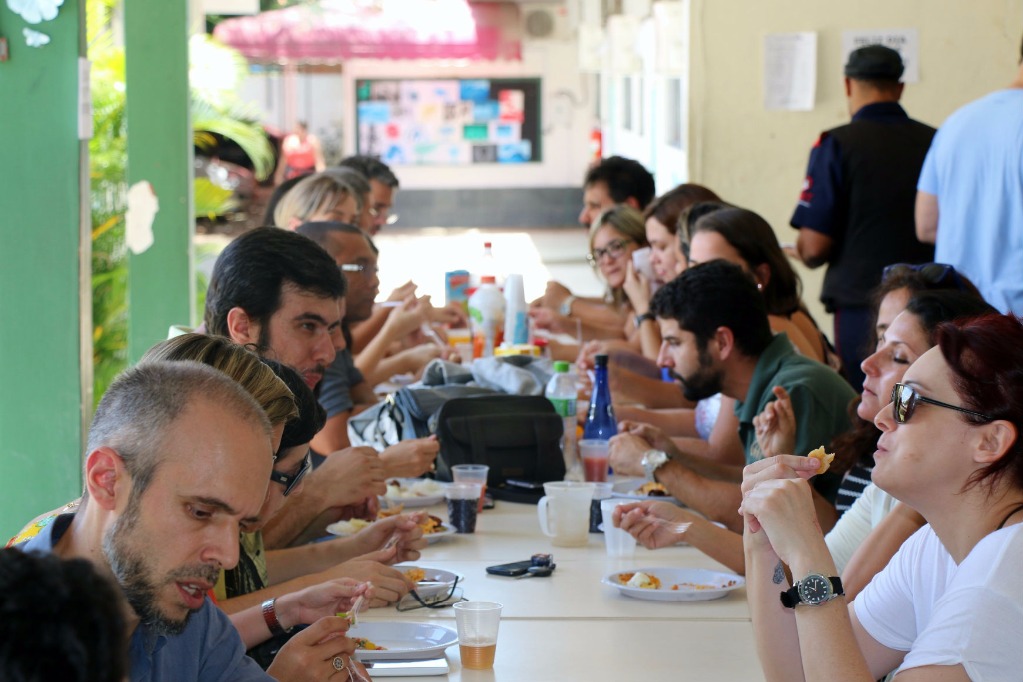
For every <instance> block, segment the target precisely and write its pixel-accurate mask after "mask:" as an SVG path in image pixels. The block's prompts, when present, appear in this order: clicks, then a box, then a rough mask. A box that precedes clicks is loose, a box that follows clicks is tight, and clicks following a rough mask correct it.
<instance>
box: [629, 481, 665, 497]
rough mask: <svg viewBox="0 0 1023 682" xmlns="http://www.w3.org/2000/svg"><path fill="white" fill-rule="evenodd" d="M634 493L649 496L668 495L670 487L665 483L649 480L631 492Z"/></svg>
mask: <svg viewBox="0 0 1023 682" xmlns="http://www.w3.org/2000/svg"><path fill="white" fill-rule="evenodd" d="M630 494H632V495H646V496H647V497H668V489H667V488H665V487H664V484H663V483H658V482H657V481H648V482H646V483H644V484H643V485H641V486H639V487H638V488H636V489H635V490H633V491H632V493H630Z"/></svg>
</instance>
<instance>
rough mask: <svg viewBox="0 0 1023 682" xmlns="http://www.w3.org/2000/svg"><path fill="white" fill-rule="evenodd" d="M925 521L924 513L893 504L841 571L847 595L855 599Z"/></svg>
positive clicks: (900, 504) (904, 505) (906, 506)
mask: <svg viewBox="0 0 1023 682" xmlns="http://www.w3.org/2000/svg"><path fill="white" fill-rule="evenodd" d="M924 523H926V521H925V520H924V517H922V516H920V514H919V513H918V512H917V511H916V510H915V509H913V508H912V507H910V506H908V505H906V504H903V503H902V502H899V503H897V504H896V505H895V506H894V507H893V508H892V511H891V512H890V513H889V514H888V516H886V517H885V518H884V519H882V520H881V523H879V524H877V526H875V527H874V529H873V530H872V531H870V533H869V534H868V535H867V537H866V538H864V539H863V542H862V543H861V544H860V546H859V548H858V549H857V550H856V551H855V552H853V555H852V557H850V558H849V563H848V564H846V567H845V570H844V571H843V572H842V585H843V586H844V587H845V593H846V595H847V596H848V597H849V599H854V598H855V597H856V595H858V594H859V593H860V592H862V591H863V588H864V587H866V586H867V585H868V584H869V583H870V581H871V580H873V579H874V576H875V575H877V574H878V573H880V572H881V569H883V568H884V567H885V566H887V565H888V562H889V561H891V559H892V557H893V556H895V553H896V552H897V551H899V548H900V547H902V543H904V542H905V541H906V540H908V539H909V537H910V536H911V535H912V534H913V533H915V532H916V531H918V530H919V529H920V528H921V527H922V526H923V525H924Z"/></svg>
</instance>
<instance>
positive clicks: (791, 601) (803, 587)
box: [781, 573, 845, 609]
mask: <svg viewBox="0 0 1023 682" xmlns="http://www.w3.org/2000/svg"><path fill="white" fill-rule="evenodd" d="M844 594H845V590H844V589H842V579H841V578H838V577H835V576H832V577H830V578H829V577H827V576H824V575H821V574H820V573H811V574H810V575H808V576H806V577H805V578H803V579H802V580H800V581H798V582H796V584H795V585H793V586H792V587H790V588H789V589H787V590H785V591H784V592H782V593H781V603H782V606H784V607H786V608H789V609H794V608H795V607H796V605H797V604H806V605H808V606H819V605H821V604H823V603H824V602H828V601H831V600H832V599H836V598H838V597H841V596H842V595H844Z"/></svg>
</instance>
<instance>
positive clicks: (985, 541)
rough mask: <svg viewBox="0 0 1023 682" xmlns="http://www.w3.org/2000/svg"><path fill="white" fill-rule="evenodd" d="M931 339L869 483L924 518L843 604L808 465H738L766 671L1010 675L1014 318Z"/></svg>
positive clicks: (1022, 457)
mask: <svg viewBox="0 0 1023 682" xmlns="http://www.w3.org/2000/svg"><path fill="white" fill-rule="evenodd" d="M937 341H938V343H937V346H936V347H935V348H932V349H930V350H928V351H927V352H926V353H924V354H923V355H922V356H921V357H920V359H919V360H917V361H916V362H915V363H913V365H912V366H911V367H910V368H909V369H908V370H907V372H906V374H905V376H904V378H903V380H902V381H901V382H899V383H897V384H896V386H895V388H894V389H893V391H892V395H891V402H890V403H889V404H888V405H885V406H884V407H882V408H881V410H880V411H879V412H878V413H877V415H876V416H875V418H874V423H875V424H876V425H877V427H878V428H879V429H880V430H881V432H882V435H881V438H880V440H879V442H878V448H877V452H876V454H875V460H876V464H875V467H874V471H873V478H874V481H875V483H876V484H877V485H878V487H880V488H882V489H883V490H886V491H887V492H888V493H890V494H892V495H893V496H895V497H896V498H897V499H899V500H901V501H902V502H905V503H906V504H908V505H910V506H912V507H913V508H914V509H916V510H917V511H919V512H920V513H921V514H922V515H923V517H924V519H926V521H927V523H928V525H926V526H924V527H923V528H921V529H920V530H919V531H917V532H916V533H915V534H914V535H913V536H912V537H911V538H910V539H909V540H908V541H907V542H906V543H905V545H904V546H903V547H902V548H901V549H900V550H899V552H898V553H897V554H896V555H895V557H894V558H893V559H892V561H891V563H890V564H889V565H888V566H887V567H886V568H885V569H884V571H882V572H881V573H880V574H878V575H877V576H876V577H875V578H874V580H873V581H871V583H870V584H869V585H867V587H866V588H865V589H864V591H863V592H862V593H861V594H860V595H859V596H858V597H856V599H855V601H854V602H853V603H851V604H848V605H847V604H846V600H845V599H844V598H840V597H841V595H842V593H843V589H842V585H841V581H840V580H839V579H838V578H837V577H836V576H837V573H836V571H835V566H834V562H833V560H832V558H831V554H830V553H829V552H828V549H827V545H826V544H825V543H824V541H823V538H822V537H821V533H820V530H819V529H818V528H817V527H816V523H815V519H816V516H815V513H814V509H813V506H812V502H811V498H810V490H809V485H808V484H807V482H806V479H807V478H808V477H809V476H812V475H813V473H814V471H815V470H816V467H817V464H816V462H815V461H812V460H809V459H807V458H801V457H789V456H779V457H775V458H772V459H768V460H762V461H760V462H757V463H755V464H752V465H750V466H748V467H747V468H746V471H745V475H744V481H743V486H742V487H743V494H744V499H743V503H742V507H741V509H740V512H741V513H742V514H743V517H744V521H745V534H744V540H745V553H746V568H747V570H746V577H747V585H748V593H749V600H750V608H751V611H752V614H753V623H754V630H755V632H756V637H757V644H758V650H759V654H760V659H761V662H762V664H763V667H764V671H765V674H766V677H767V679H768V680H785V681H786V682H788V681H790V680H829V681H830V680H835V679H837V678H836V671H841V673H840V675H841V677H840V679H842V680H864V681H865V682H866V681H868V680H876V679H878V678H879V677H882V676H884V675H885V674H887V673H888V672H890V671H893V670H896V671H897V673H896V674H897V678H896V679H897V680H899V681H900V682H914V681H918V680H928V681H931V680H942V681H946V680H947V681H953V680H954V681H960V680H962V681H965V680H1010V679H1019V674H1020V670H1023V647H1020V645H1019V644H1020V642H1021V641H1023V572H1021V571H1020V566H1023V322H1021V320H1020V319H1018V318H1016V317H1014V316H1011V315H986V316H983V317H979V318H973V319H970V320H965V321H959V322H956V323H946V324H943V325H942V326H941V327H939V330H938V338H937ZM786 566H787V567H788V568H789V570H790V572H791V575H792V578H793V579H794V580H795V581H796V582H795V584H794V585H793V586H792V587H790V585H789V581H788V580H787V579H786V575H785V567H786Z"/></svg>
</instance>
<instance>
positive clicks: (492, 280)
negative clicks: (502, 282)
mask: <svg viewBox="0 0 1023 682" xmlns="http://www.w3.org/2000/svg"><path fill="white" fill-rule="evenodd" d="M480 284H497V278H496V277H494V276H493V275H483V276H482V277H480Z"/></svg>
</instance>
